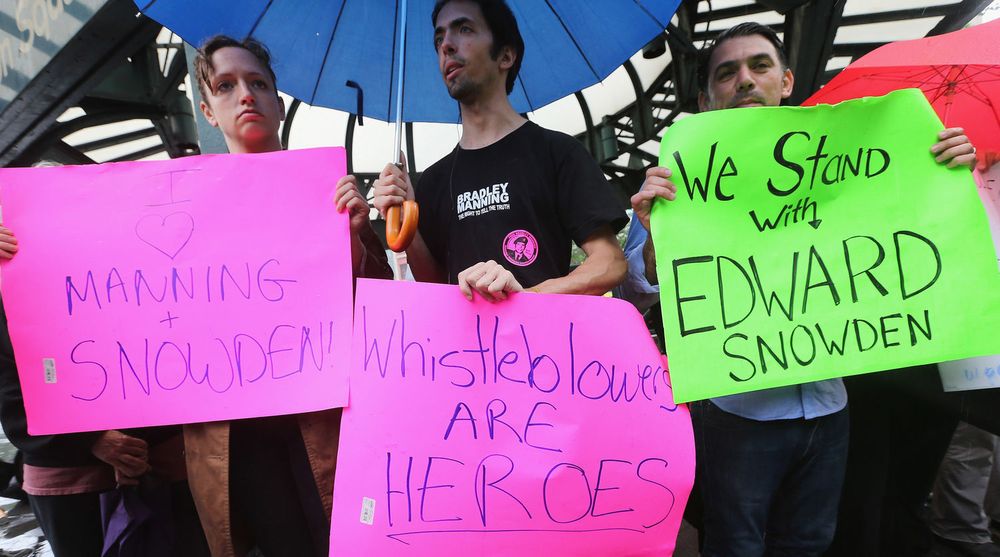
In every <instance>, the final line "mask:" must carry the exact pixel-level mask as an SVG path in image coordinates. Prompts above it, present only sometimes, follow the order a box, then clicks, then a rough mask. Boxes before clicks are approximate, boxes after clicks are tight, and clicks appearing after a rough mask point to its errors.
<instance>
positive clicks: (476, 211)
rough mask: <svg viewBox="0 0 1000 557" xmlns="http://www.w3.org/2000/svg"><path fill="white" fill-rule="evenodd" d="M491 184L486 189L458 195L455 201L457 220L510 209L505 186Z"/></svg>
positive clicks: (503, 184) (504, 184) (508, 196)
mask: <svg viewBox="0 0 1000 557" xmlns="http://www.w3.org/2000/svg"><path fill="white" fill-rule="evenodd" d="M509 183H510V182H504V183H502V184H493V185H492V186H490V187H488V188H479V189H478V190H472V191H467V192H465V193H460V194H459V195H458V197H457V198H456V199H455V205H456V206H457V207H458V220H462V219H464V218H465V217H474V216H477V215H484V214H486V213H489V212H491V211H506V210H509V209H510V195H509V194H508V193H507V184H509Z"/></svg>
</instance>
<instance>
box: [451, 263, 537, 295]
mask: <svg viewBox="0 0 1000 557" xmlns="http://www.w3.org/2000/svg"><path fill="white" fill-rule="evenodd" d="M458 286H459V288H461V289H462V294H464V295H465V297H466V298H467V299H468V300H470V301H471V300H472V293H473V291H475V292H478V293H479V295H480V296H482V297H483V298H485V299H486V300H487V301H489V302H499V301H502V300H506V299H507V296H508V295H509V294H510V293H512V292H522V291H523V290H524V288H523V287H522V286H521V283H519V282H517V279H516V278H514V275H513V273H511V272H510V271H508V270H507V269H505V268H504V267H503V265H500V264H499V263H497V262H496V261H493V260H490V261H485V262H482V263H476V264H475V265H473V266H472V267H469V268H468V269H466V270H464V271H462V272H461V273H459V274H458Z"/></svg>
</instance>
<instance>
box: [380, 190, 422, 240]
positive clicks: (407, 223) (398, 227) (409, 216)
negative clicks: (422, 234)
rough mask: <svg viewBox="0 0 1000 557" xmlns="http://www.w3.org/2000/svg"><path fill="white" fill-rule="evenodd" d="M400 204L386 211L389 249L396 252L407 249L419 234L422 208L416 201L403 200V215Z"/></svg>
mask: <svg viewBox="0 0 1000 557" xmlns="http://www.w3.org/2000/svg"><path fill="white" fill-rule="evenodd" d="M399 209H400V207H399V205H394V206H392V207H389V209H388V210H386V212H385V239H386V240H387V241H388V242H389V249H391V250H392V251H394V252H396V253H400V252H403V251H406V248H408V247H409V246H410V242H412V241H413V237H414V236H416V234H417V220H418V218H419V216H420V208H419V207H418V206H417V202H416V201H411V200H409V199H408V200H406V201H404V202H403V215H402V216H400V214H399Z"/></svg>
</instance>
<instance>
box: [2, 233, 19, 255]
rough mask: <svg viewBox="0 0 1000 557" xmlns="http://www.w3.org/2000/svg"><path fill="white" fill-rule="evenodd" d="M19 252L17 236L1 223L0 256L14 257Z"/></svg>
mask: <svg viewBox="0 0 1000 557" xmlns="http://www.w3.org/2000/svg"><path fill="white" fill-rule="evenodd" d="M15 254H17V238H15V237H14V233H13V232H11V231H10V229H9V228H7V227H6V226H2V225H0V258H3V259H12V258H13V257H14V255H15Z"/></svg>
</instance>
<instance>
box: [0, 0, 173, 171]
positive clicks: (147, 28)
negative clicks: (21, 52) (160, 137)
mask: <svg viewBox="0 0 1000 557" xmlns="http://www.w3.org/2000/svg"><path fill="white" fill-rule="evenodd" d="M159 30H160V25H159V24H157V23H156V22H155V21H152V20H150V19H149V18H146V17H144V16H140V17H136V15H135V6H134V5H133V4H132V3H131V2H108V3H107V4H106V5H105V6H104V7H103V8H101V9H100V10H99V11H98V12H97V13H96V14H94V16H93V17H92V18H91V19H90V21H88V22H87V24H86V25H84V27H83V28H82V29H81V30H80V31H79V32H78V33H77V34H76V36H74V37H73V39H72V40H71V41H70V42H69V43H67V45H66V46H65V47H64V48H63V49H62V50H61V51H60V52H59V54H57V55H56V56H55V57H54V58H53V59H52V61H51V62H50V63H49V64H48V66H46V68H45V69H44V70H43V71H42V73H41V74H39V75H38V76H37V77H36V78H35V79H34V80H33V81H32V82H31V83H30V84H29V85H28V86H27V87H25V88H24V90H23V91H21V94H20V95H18V97H17V98H16V99H14V101H13V102H11V103H10V105H8V107H7V108H6V109H5V110H4V111H3V113H2V114H0V130H3V133H2V134H0V166H6V165H8V164H10V163H11V162H12V161H13V160H14V159H16V158H18V157H19V156H20V155H21V154H22V153H23V152H25V151H26V150H28V149H29V148H30V147H31V145H32V143H34V142H35V141H36V140H37V139H38V138H39V137H41V136H42V135H43V134H45V133H46V131H47V130H48V129H49V127H50V126H52V124H54V123H55V122H56V119H57V118H58V117H59V116H60V115H61V114H62V113H63V112H65V111H66V109H68V108H69V107H71V106H73V105H74V104H76V102H77V101H79V100H80V98H82V97H83V95H84V94H85V93H86V92H87V91H89V90H90V89H91V88H93V87H94V85H96V84H97V83H100V81H101V80H102V79H103V78H104V76H105V75H106V74H107V73H108V72H109V71H110V70H111V69H113V68H114V67H115V66H117V65H118V64H119V63H120V62H121V60H123V59H124V57H125V56H127V55H128V54H129V53H133V52H136V51H138V50H139V49H140V48H141V47H142V46H143V45H145V44H147V43H149V42H151V41H154V40H155V39H156V34H157V33H158V32H159Z"/></svg>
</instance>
